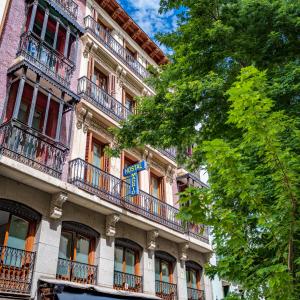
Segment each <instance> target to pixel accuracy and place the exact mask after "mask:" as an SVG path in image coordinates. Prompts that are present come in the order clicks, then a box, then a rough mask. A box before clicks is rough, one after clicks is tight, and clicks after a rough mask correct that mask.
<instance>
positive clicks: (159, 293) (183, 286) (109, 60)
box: [0, 0, 212, 300]
mask: <svg viewBox="0 0 300 300" xmlns="http://www.w3.org/2000/svg"><path fill="white" fill-rule="evenodd" d="M7 2H9V5H7V6H5V7H6V12H5V14H3V15H5V17H4V21H3V30H2V34H1V36H0V39H1V40H0V43H1V44H0V57H1V64H0V82H1V87H0V115H1V125H0V239H1V241H0V249H1V261H0V298H1V297H2V298H3V299H6V298H7V299H8V298H16V299H45V300H46V299H90V298H95V299H96V298H97V299H110V298H113V299H144V298H145V299H161V298H162V299H167V300H173V299H174V300H175V299H180V300H185V299H198V300H204V299H207V300H210V299H212V292H211V282H210V280H209V279H208V278H207V277H206V276H205V272H204V264H205V263H206V262H208V261H209V258H210V256H211V253H212V247H211V245H210V243H209V238H208V230H207V228H206V227H205V226H203V225H200V224H191V223H186V222H182V221H181V220H179V219H177V218H176V215H177V213H178V209H179V204H178V196H177V192H178V191H182V190H184V189H185V188H186V187H188V186H190V185H196V186H200V187H201V186H204V184H203V183H202V182H201V181H200V179H199V178H198V177H197V174H196V175H195V174H193V173H189V172H188V171H187V170H185V169H184V168H182V167H179V166H178V165H177V163H176V150H175V149H154V148H152V147H150V146H149V147H148V146H146V147H144V148H143V149H126V150H124V151H123V152H122V154H121V155H120V157H117V158H116V157H112V158H111V157H108V156H107V155H106V154H105V151H104V148H105V147H113V146H114V136H113V135H112V133H111V132H110V131H109V128H110V127H115V126H120V122H121V121H123V120H126V119H127V118H128V117H129V116H130V115H131V114H134V113H136V112H135V107H136V101H135V97H138V96H142V95H152V94H154V93H155V91H154V90H153V89H152V88H151V87H150V86H149V85H147V84H146V83H145V81H144V80H145V79H146V78H147V77H148V76H149V74H148V71H147V67H148V66H149V65H153V66H158V65H159V64H163V63H166V62H167V58H166V56H165V55H164V53H163V52H162V51H161V49H159V47H158V46H157V45H156V44H155V43H154V42H153V41H152V40H151V39H150V38H149V37H148V36H147V34H146V33H145V32H144V31H143V30H142V29H141V28H140V27H139V26H138V25H137V24H136V23H135V22H134V20H132V19H131V18H130V17H129V15H128V14H127V13H126V11H125V10H124V8H122V7H121V6H120V5H119V4H118V2H117V1H114V0H111V1H108V0H87V1H85V0H77V1H73V0H27V1H26V0H11V1H7ZM1 24H2V23H1ZM141 162H143V165H147V168H144V169H143V170H141V171H140V172H139V173H138V175H137V179H138V189H139V192H138V193H137V194H136V195H131V192H130V190H131V188H132V182H130V180H129V178H128V177H125V176H124V172H123V171H124V169H125V168H127V167H129V166H132V165H136V164H139V163H141Z"/></svg>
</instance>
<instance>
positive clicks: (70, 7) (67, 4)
mask: <svg viewBox="0 0 300 300" xmlns="http://www.w3.org/2000/svg"><path fill="white" fill-rule="evenodd" d="M50 1H53V2H55V3H57V4H58V5H59V6H60V7H61V8H62V9H63V10H64V11H65V12H66V13H67V14H68V15H69V16H70V17H72V18H74V19H75V20H77V17H78V4H77V3H76V2H75V1H73V0H50Z"/></svg>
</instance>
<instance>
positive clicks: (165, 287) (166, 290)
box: [155, 280, 177, 300]
mask: <svg viewBox="0 0 300 300" xmlns="http://www.w3.org/2000/svg"><path fill="white" fill-rule="evenodd" d="M155 292H156V296H158V297H160V298H162V299H164V300H176V299H177V285H176V284H173V283H168V282H163V281H158V280H156V281H155Z"/></svg>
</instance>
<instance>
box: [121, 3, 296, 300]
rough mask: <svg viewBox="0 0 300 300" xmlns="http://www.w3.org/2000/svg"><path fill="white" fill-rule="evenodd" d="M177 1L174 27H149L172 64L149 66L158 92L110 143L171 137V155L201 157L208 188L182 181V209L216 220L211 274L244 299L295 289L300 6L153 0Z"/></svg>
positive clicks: (196, 162)
mask: <svg viewBox="0 0 300 300" xmlns="http://www.w3.org/2000/svg"><path fill="white" fill-rule="evenodd" d="M181 7H183V8H184V9H183V10H182V11H183V13H182V14H181V16H180V18H179V24H178V28H177V29H176V31H175V32H172V33H170V34H167V35H160V36H159V37H158V38H159V39H160V41H161V42H163V43H164V44H165V45H166V46H167V47H170V48H171V49H172V50H173V54H172V55H171V56H170V61H171V63H170V64H168V65H166V66H164V67H162V68H161V69H160V70H159V71H158V72H156V71H155V70H153V78H152V79H150V83H151V84H152V85H153V86H154V88H155V90H156V95H155V96H153V97H144V98H142V99H140V101H139V104H138V114H137V115H134V116H132V117H131V118H130V119H129V120H128V121H127V122H124V123H123V126H122V128H121V129H120V130H118V129H117V130H115V134H116V138H117V141H118V148H117V149H116V150H120V149H122V148H131V147H136V146H142V145H144V144H150V145H152V146H154V147H169V146H176V147H177V149H178V161H179V162H180V163H184V164H186V165H188V166H189V167H190V168H191V169H193V168H197V167H199V166H206V167H207V169H208V172H209V176H210V179H209V183H210V188H209V190H207V191H203V190H197V189H190V190H188V191H186V193H187V194H185V195H183V197H182V199H183V200H182V201H185V199H186V197H188V198H189V199H192V200H193V201H192V206H191V207H190V210H187V211H182V214H181V217H182V218H188V219H189V218H192V219H193V220H194V221H197V222H201V223H202V222H204V223H207V224H209V225H212V226H214V225H218V226H214V235H215V247H216V251H217V253H218V254H220V255H221V257H222V259H221V260H220V261H219V263H218V266H217V267H216V268H211V269H210V272H211V274H214V273H216V272H217V273H218V274H219V275H220V276H221V277H226V278H227V279H229V280H233V281H236V282H239V283H241V284H242V285H243V286H244V287H245V288H246V289H247V291H248V294H247V295H248V297H249V298H251V297H252V298H253V299H257V298H258V297H259V296H265V297H267V298H268V299H299V298H300V297H299V295H298V296H297V289H296V286H297V280H298V281H299V263H300V261H299V244H298V242H299V223H297V222H299V208H298V202H299V201H298V189H299V186H298V185H297V184H296V182H295V178H296V177H297V175H298V173H299V157H298V154H299V147H298V145H299V138H298V131H297V128H299V108H300V107H299V100H300V95H299V90H300V51H299V49H300V39H299V36H300V17H299V14H300V4H299V2H298V1H292V0H290V1H288V0H197V1H196V0H189V1H188V0H186V1H175V0H174V1H171V0H170V1H168V0H166V1H164V0H162V1H161V11H162V12H166V11H168V10H169V9H172V8H181ZM247 66H255V67H256V68H257V69H253V68H252V67H250V68H247ZM257 70H265V71H264V72H262V73H260V72H258V71H257ZM239 76H240V77H239ZM271 99H272V100H271ZM246 116H247V117H246ZM262 124H263V126H262ZM191 145H197V147H195V149H194V153H193V155H192V157H187V156H186V148H187V147H189V146H191ZM275 154H276V155H275ZM297 276H298V277H297Z"/></svg>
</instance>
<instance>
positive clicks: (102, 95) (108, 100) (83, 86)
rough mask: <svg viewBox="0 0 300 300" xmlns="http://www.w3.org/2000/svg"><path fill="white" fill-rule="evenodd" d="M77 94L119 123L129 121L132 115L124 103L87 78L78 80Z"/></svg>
mask: <svg viewBox="0 0 300 300" xmlns="http://www.w3.org/2000/svg"><path fill="white" fill-rule="evenodd" d="M77 93H78V95H79V96H81V97H83V98H85V99H86V100H87V101H89V102H91V103H92V104H93V105H95V106H96V107H98V108H99V109H100V110H102V111H103V112H104V113H106V114H107V115H109V116H110V117H112V118H113V119H114V120H116V121H118V122H119V121H121V120H124V119H127V118H128V116H129V115H130V114H132V112H131V111H130V110H129V109H127V108H126V107H125V106H124V105H122V103H120V102H119V101H118V100H116V99H115V98H114V97H112V96H110V95H109V94H108V93H107V92H106V91H104V90H103V89H102V88H100V87H99V86H98V85H96V84H95V83H94V82H92V81H91V80H89V79H88V78H87V77H81V78H80V79H79V80H78V86H77Z"/></svg>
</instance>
